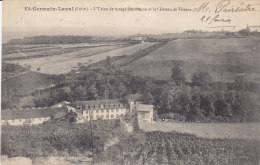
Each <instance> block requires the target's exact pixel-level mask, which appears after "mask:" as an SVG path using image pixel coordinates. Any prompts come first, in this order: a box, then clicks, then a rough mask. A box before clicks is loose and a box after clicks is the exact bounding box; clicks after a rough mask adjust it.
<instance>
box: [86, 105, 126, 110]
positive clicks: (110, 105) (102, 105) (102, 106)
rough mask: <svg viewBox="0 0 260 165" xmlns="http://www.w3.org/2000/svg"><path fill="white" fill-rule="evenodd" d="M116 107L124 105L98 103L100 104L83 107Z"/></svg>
mask: <svg viewBox="0 0 260 165" xmlns="http://www.w3.org/2000/svg"><path fill="white" fill-rule="evenodd" d="M113 107H114V108H116V107H124V105H123V104H98V105H85V106H83V107H82V108H85V109H93V108H113Z"/></svg>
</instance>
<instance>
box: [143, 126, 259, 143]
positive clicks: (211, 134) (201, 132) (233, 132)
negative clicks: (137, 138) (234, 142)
mask: <svg viewBox="0 0 260 165" xmlns="http://www.w3.org/2000/svg"><path fill="white" fill-rule="evenodd" d="M141 129H143V130H144V131H146V132H151V131H162V132H171V131H176V132H180V133H188V134H194V135H197V136H199V137H205V138H233V139H255V140H259V141H260V123H173V122H154V123H142V124H141Z"/></svg>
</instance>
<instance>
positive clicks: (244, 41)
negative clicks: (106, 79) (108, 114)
mask: <svg viewBox="0 0 260 165" xmlns="http://www.w3.org/2000/svg"><path fill="white" fill-rule="evenodd" d="M259 52H260V38H259V37H258V38H257V37H248V38H225V39H214V38H213V39H178V40H174V41H171V42H168V43H167V44H165V45H163V46H162V47H160V48H159V49H157V50H155V51H153V52H151V53H150V54H149V55H147V56H145V57H143V58H140V59H138V60H136V61H135V62H133V63H131V64H129V65H127V66H126V67H125V69H127V70H130V71H133V73H135V74H136V75H139V76H148V77H153V78H156V79H169V78H170V76H171V68H172V67H173V65H174V63H175V62H178V63H180V64H181V67H182V69H183V70H184V73H185V74H186V78H187V79H188V80H190V75H191V74H192V73H193V72H195V71H197V70H202V71H208V72H210V74H211V76H212V77H213V79H214V81H233V79H234V77H235V76H236V75H241V74H243V75H245V76H246V78H247V79H249V80H253V81H256V82H260V65H259V64H260V56H259Z"/></svg>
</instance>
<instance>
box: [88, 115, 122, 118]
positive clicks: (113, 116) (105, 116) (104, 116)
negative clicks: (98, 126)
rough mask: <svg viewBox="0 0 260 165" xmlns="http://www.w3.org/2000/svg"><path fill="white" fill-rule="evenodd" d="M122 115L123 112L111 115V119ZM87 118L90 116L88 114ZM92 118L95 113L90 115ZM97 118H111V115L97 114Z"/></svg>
mask: <svg viewBox="0 0 260 165" xmlns="http://www.w3.org/2000/svg"><path fill="white" fill-rule="evenodd" d="M120 116H121V117H122V116H123V114H121V115H119V114H116V115H111V116H110V119H114V118H119V117H120ZM86 118H87V119H88V116H86ZM90 118H91V119H93V115H90ZM96 118H97V119H109V115H97V116H96Z"/></svg>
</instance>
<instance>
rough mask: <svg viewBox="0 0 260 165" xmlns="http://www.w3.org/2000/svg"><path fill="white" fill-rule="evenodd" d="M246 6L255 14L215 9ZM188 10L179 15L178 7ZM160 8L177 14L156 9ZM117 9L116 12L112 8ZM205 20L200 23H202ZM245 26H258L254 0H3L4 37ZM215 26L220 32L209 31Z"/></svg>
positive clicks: (259, 11) (259, 5) (257, 4)
mask: <svg viewBox="0 0 260 165" xmlns="http://www.w3.org/2000/svg"><path fill="white" fill-rule="evenodd" d="M206 2H209V4H208V5H207V6H206V7H209V9H208V10H207V11H206V12H201V11H199V12H195V11H194V10H195V8H199V6H201V5H202V4H203V3H206ZM249 3H250V5H251V8H255V9H254V10H253V11H244V12H223V10H222V11H221V12H220V13H215V12H214V11H215V9H216V8H217V6H218V5H222V6H225V5H226V6H225V9H231V8H233V9H236V8H237V7H240V8H245V7H246V5H248V4H249ZM25 7H30V8H33V7H36V8H50V7H53V8H58V7H61V8H71V7H73V8H74V9H75V8H76V7H83V8H86V7H87V8H88V9H89V10H88V11H87V12H86V11H77V12H76V11H26V10H25ZM94 7H106V8H109V9H110V8H120V7H121V8H122V7H124V8H127V7H132V8H146V9H149V8H151V9H155V10H156V11H153V10H152V11H131V12H130V11H126V12H121V11H97V10H95V11H93V10H92V11H90V8H91V9H93V8H94ZM179 7H181V8H185V9H190V10H192V11H185V12H183V11H179V10H178V8H179ZM159 8H167V9H173V8H176V9H177V11H158V9H159ZM114 10H115V9H114ZM216 15H219V16H218V18H217V19H224V20H230V23H227V22H221V21H218V22H214V21H213V23H211V24H209V22H202V21H201V18H202V17H203V16H205V19H206V18H208V17H210V18H209V20H208V21H210V20H212V19H213V18H214V17H216ZM205 19H204V20H205ZM247 25H249V26H260V2H259V1H258V0H248V1H241V0H238V1H237V0H236V1H235V0H222V1H221V0H209V1H202V0H198V1H193V0H185V1H184V0H138V1H136V0H120V1H119V0H102V1H101V0H85V1H81V0H77V1H70V0H63V1H60V0H55V1H51V0H36V1H35V0H33V1H31V0H6V1H3V38H4V39H6V38H8V37H10V36H11V37H12V38H13V37H23V36H28V35H29V36H30V35H61V34H70V35H108V36H109V35H131V34H136V33H141V34H161V33H176V32H183V31H184V30H189V29H198V30H199V29H200V30H207V31H213V30H221V29H222V28H220V27H222V26H225V27H224V28H225V30H230V29H231V28H230V27H226V26H232V27H233V26H234V27H235V29H233V30H234V31H236V30H239V29H242V28H245V27H246V26H247ZM209 27H218V28H209Z"/></svg>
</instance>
